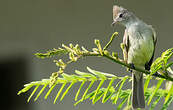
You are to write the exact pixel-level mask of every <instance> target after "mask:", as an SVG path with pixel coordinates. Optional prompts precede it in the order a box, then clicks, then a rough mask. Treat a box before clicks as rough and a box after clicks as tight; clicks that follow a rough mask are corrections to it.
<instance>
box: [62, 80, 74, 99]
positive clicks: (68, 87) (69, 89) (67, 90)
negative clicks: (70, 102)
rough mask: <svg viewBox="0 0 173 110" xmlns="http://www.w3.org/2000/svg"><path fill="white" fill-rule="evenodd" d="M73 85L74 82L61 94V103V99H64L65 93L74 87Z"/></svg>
mask: <svg viewBox="0 0 173 110" xmlns="http://www.w3.org/2000/svg"><path fill="white" fill-rule="evenodd" d="M74 83H75V82H72V83H71V84H70V86H68V88H67V89H66V91H65V92H64V93H63V95H62V97H61V99H60V100H61V101H62V99H63V98H64V97H65V95H66V94H67V92H68V91H69V90H70V88H71V87H72V86H73V85H74Z"/></svg>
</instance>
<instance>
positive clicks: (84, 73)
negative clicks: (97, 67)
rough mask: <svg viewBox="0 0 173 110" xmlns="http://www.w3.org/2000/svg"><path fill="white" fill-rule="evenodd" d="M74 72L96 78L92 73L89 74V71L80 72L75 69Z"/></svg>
mask: <svg viewBox="0 0 173 110" xmlns="http://www.w3.org/2000/svg"><path fill="white" fill-rule="evenodd" d="M75 73H76V74H78V75H80V76H83V77H87V78H95V79H96V77H95V76H94V75H92V74H90V73H86V72H80V71H78V70H75Z"/></svg>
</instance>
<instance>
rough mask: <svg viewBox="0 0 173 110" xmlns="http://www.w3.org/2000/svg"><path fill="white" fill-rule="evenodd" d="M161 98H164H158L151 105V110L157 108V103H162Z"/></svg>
mask: <svg viewBox="0 0 173 110" xmlns="http://www.w3.org/2000/svg"><path fill="white" fill-rule="evenodd" d="M161 98H162V96H159V97H157V99H156V100H155V101H154V102H153V104H152V105H151V108H150V110H154V108H155V106H156V105H157V103H158V102H159V101H160V99H161Z"/></svg>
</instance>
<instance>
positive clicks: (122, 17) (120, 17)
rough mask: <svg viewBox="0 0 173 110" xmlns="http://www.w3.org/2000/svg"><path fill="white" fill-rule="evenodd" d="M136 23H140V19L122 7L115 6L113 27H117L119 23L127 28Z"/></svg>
mask: <svg viewBox="0 0 173 110" xmlns="http://www.w3.org/2000/svg"><path fill="white" fill-rule="evenodd" d="M136 21H138V18H137V17H136V16H135V15H134V14H133V13H132V12H129V11H128V10H127V9H125V8H123V7H121V6H117V5H114V6H113V23H112V25H115V24H117V23H118V24H122V25H124V26H126V27H127V26H128V25H130V24H131V23H134V22H136Z"/></svg>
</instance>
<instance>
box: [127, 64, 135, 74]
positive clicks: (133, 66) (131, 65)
mask: <svg viewBox="0 0 173 110" xmlns="http://www.w3.org/2000/svg"><path fill="white" fill-rule="evenodd" d="M129 65H130V67H131V68H132V69H135V65H134V64H133V63H130V64H129ZM132 69H130V68H128V71H130V72H132Z"/></svg>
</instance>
